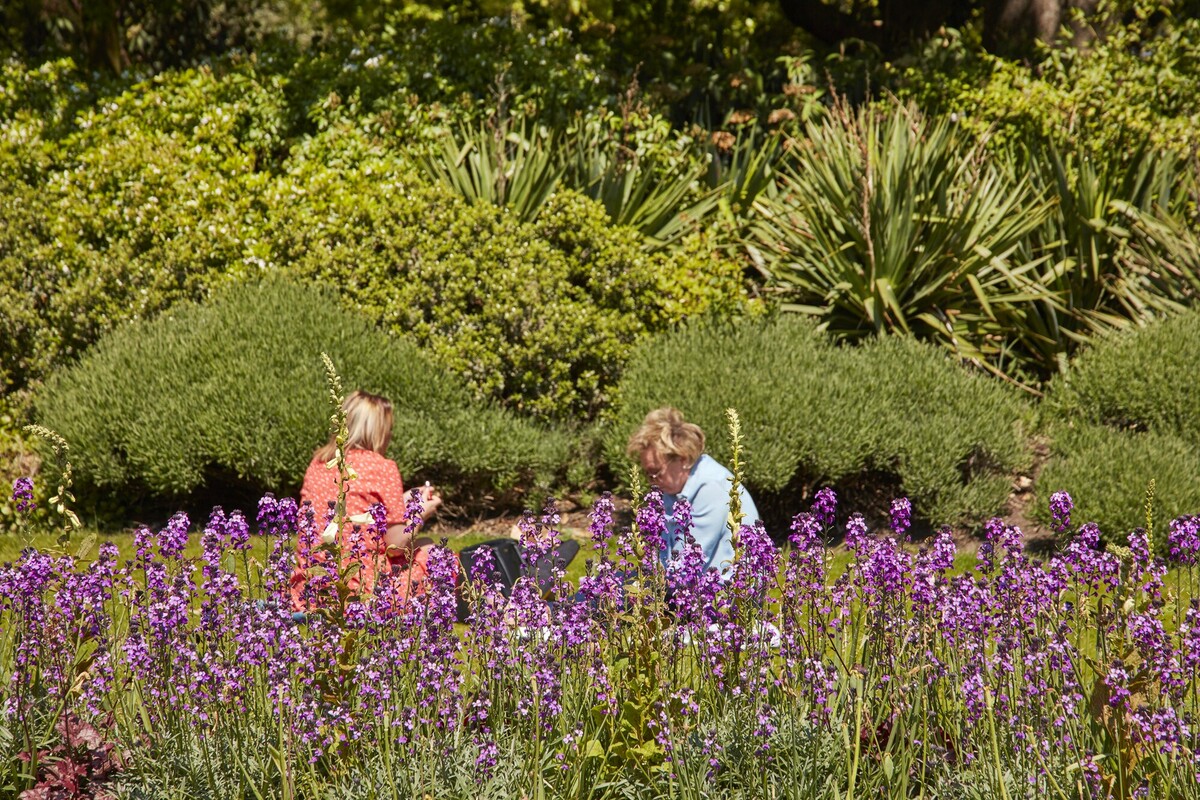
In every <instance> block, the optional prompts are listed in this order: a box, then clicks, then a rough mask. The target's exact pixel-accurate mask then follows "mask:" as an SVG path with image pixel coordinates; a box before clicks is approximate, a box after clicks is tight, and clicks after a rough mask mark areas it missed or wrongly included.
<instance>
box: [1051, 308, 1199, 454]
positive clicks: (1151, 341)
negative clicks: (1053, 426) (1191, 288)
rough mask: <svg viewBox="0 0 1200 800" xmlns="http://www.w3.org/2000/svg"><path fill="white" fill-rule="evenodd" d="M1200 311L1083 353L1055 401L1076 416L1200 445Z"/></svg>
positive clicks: (1056, 389) (1112, 338) (1055, 393)
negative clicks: (1199, 393)
mask: <svg viewBox="0 0 1200 800" xmlns="http://www.w3.org/2000/svg"><path fill="white" fill-rule="evenodd" d="M1197 375H1200V310H1191V311H1187V312H1185V313H1182V314H1178V315H1176V316H1174V317H1171V318H1169V319H1166V320H1162V321H1159V322H1155V323H1153V324H1151V325H1148V326H1146V327H1144V328H1138V329H1134V330H1131V331H1128V332H1126V333H1121V334H1114V335H1111V336H1108V337H1105V338H1104V339H1102V340H1100V341H1098V342H1097V343H1096V344H1095V346H1093V347H1091V348H1090V349H1088V350H1086V351H1085V352H1083V353H1082V354H1081V355H1080V356H1079V358H1078V359H1076V361H1075V363H1074V364H1073V365H1072V367H1071V369H1070V371H1069V372H1068V373H1067V374H1066V375H1064V376H1063V377H1062V378H1061V379H1059V380H1058V381H1057V382H1056V383H1055V384H1054V386H1053V390H1052V392H1051V394H1050V400H1051V401H1052V402H1055V403H1057V404H1060V405H1061V406H1062V410H1063V413H1064V414H1065V415H1067V416H1068V417H1069V418H1071V419H1079V420H1083V421H1086V422H1090V423H1094V424H1099V425H1106V426H1108V427H1110V428H1117V429H1121V430H1132V431H1155V432H1158V433H1161V434H1164V435H1170V436H1177V437H1178V438H1179V439H1180V440H1182V441H1184V442H1187V443H1189V444H1191V445H1192V446H1193V447H1197V446H1200V403H1197V402H1196V376H1197Z"/></svg>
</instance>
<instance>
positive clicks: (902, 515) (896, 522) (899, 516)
mask: <svg viewBox="0 0 1200 800" xmlns="http://www.w3.org/2000/svg"><path fill="white" fill-rule="evenodd" d="M891 517H892V530H893V531H895V532H896V535H897V536H903V535H904V532H905V531H907V530H908V526H909V525H910V524H912V503H910V502H909V500H908V498H907V497H900V498H897V499H895V500H893V501H892V507H891Z"/></svg>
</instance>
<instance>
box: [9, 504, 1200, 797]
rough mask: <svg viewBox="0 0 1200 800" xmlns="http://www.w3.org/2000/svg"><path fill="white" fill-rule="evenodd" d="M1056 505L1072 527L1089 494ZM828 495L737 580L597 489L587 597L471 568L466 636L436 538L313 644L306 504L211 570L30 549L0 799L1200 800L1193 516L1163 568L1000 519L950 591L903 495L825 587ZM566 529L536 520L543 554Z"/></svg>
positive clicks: (212, 538)
mask: <svg viewBox="0 0 1200 800" xmlns="http://www.w3.org/2000/svg"><path fill="white" fill-rule="evenodd" d="M19 488H20V489H21V491H22V492H25V491H26V489H27V487H25V486H24V485H22V486H21V487H19ZM1053 502H1054V507H1053V513H1054V518H1055V520H1056V524H1057V525H1059V526H1060V527H1061V528H1062V529H1063V530H1064V531H1069V526H1070V519H1069V517H1070V511H1071V503H1070V499H1069V498H1068V497H1066V496H1065V495H1056V497H1055V499H1054V501H1053ZM833 504H834V498H832V496H831V493H827V492H826V493H822V494H821V496H820V498H819V500H818V502H817V503H816V504H814V506H813V508H812V510H811V511H809V512H805V513H802V514H800V515H798V516H797V517H796V518H795V521H794V524H793V528H792V534H791V537H790V546H788V547H786V548H784V549H783V550H779V549H777V548H776V547H775V546H774V545H772V544H771V542H770V539H769V538H768V537H767V536H766V535H765V533H764V532H763V531H762V530H761V529H760V528H751V527H745V526H744V527H742V528H741V529H740V530H739V532H738V537H737V540H738V541H737V552H738V557H737V560H736V561H735V563H734V565H733V568H732V572H731V573H730V575H729V577H728V580H726V581H725V582H724V583H721V582H720V581H719V580H718V578H717V576H716V573H711V572H710V573H707V574H706V573H703V572H702V571H701V564H702V563H703V562H702V559H699V558H698V552H697V551H693V552H690V553H687V554H685V555H684V556H683V557H682V558H679V559H677V560H675V561H673V562H672V563H671V564H670V565H669V567H667V568H663V567H662V566H661V565H660V564H659V562H658V559H657V556H656V554H657V551H658V545H659V537H660V536H661V532H662V530H663V529H664V525H665V523H666V520H665V519H664V517H663V514H662V505H661V500H660V498H659V497H658V496H657V495H656V494H654V493H651V494H649V495H647V496H646V498H645V500H644V502H643V503H642V504H641V506H640V508H639V509H638V510H637V513H636V516H635V520H634V524H633V525H632V526H631V527H629V528H625V529H620V530H618V529H617V526H616V525H615V523H614V520H613V504H612V501H611V498H608V497H603V498H601V499H600V500H599V501H598V502H597V503H596V505H595V507H594V508H593V511H592V515H591V521H592V524H591V537H592V542H593V548H594V550H593V554H592V559H593V560H592V564H591V565H590V566H589V568H588V571H587V573H586V575H585V576H584V577H583V578H582V579H580V581H579V583H578V586H574V585H571V584H569V583H568V582H566V581H565V580H563V579H562V574H561V572H560V573H559V575H558V576H557V577H556V578H554V579H552V580H551V582H550V583H549V584H547V585H537V584H536V583H535V582H534V579H532V578H523V579H521V580H520V581H518V583H517V584H516V585H515V586H514V587H513V590H512V593H511V597H510V598H505V597H504V596H503V595H502V594H501V592H500V586H499V584H498V583H497V582H496V581H495V580H494V579H493V578H492V577H491V573H490V570H489V566H488V563H487V559H486V558H482V559H479V560H478V561H477V563H476V565H475V568H474V569H475V576H474V580H473V581H472V583H471V584H470V586H469V588H468V590H467V591H466V592H465V594H466V595H467V598H468V605H469V608H470V617H469V619H468V621H467V622H466V624H465V625H459V624H456V622H455V604H456V597H455V592H454V587H453V583H454V577H453V576H454V572H455V563H456V562H455V559H454V556H453V554H452V553H451V552H450V551H449V550H447V549H445V548H444V547H443V548H438V549H437V550H436V552H435V555H434V556H433V557H432V558H431V560H430V572H431V575H432V580H431V585H430V589H429V591H428V593H427V594H425V595H424V596H422V597H420V598H418V599H415V600H412V601H410V602H409V603H407V604H406V605H402V606H401V605H396V604H394V603H392V602H390V601H389V600H388V597H389V596H390V595H389V593H388V587H387V581H386V580H383V581H380V583H379V585H378V586H377V587H376V597H375V598H374V599H373V600H372V601H369V602H362V601H361V600H360V598H356V597H354V596H353V595H348V594H346V593H345V592H339V591H338V587H339V586H340V585H343V584H344V580H345V577H346V575H345V574H344V573H343V574H341V575H338V574H330V575H329V576H327V580H326V583H327V586H328V588H329V589H330V591H331V595H330V597H331V599H329V600H328V601H327V602H326V603H325V605H324V606H323V607H322V609H321V610H319V611H316V612H313V613H310V614H308V615H307V618H306V619H305V620H304V621H302V622H298V621H297V620H296V618H294V616H293V613H292V608H291V604H290V602H289V601H288V600H287V591H288V577H289V574H290V572H291V570H292V565H293V558H294V556H293V554H294V550H295V548H296V545H297V541H300V542H302V543H303V545H304V546H308V547H320V546H321V544H320V532H321V530H322V529H323V528H324V525H323V521H315V520H314V519H313V518H312V515H311V513H307V510H306V509H298V508H297V507H296V505H295V504H294V503H293V502H292V501H289V500H282V501H276V500H275V499H274V498H271V497H267V498H264V500H263V502H262V503H261V504H260V506H259V514H258V520H257V522H258V525H257V529H258V532H259V533H261V534H264V535H266V536H268V537H270V541H271V542H272V546H271V549H270V556H269V557H268V558H267V559H266V561H265V563H262V564H258V563H255V562H253V561H252V560H251V559H250V557H249V556H248V555H247V554H248V552H250V550H251V547H252V539H253V536H252V531H251V525H250V523H249V522H248V520H246V519H245V518H244V517H243V516H242V515H241V514H240V513H238V512H233V513H230V514H226V513H224V512H222V511H221V510H219V509H217V510H214V512H213V514H212V516H211V518H210V519H209V520H208V522H207V523H206V524H205V525H204V528H203V531H202V532H201V533H200V540H201V545H202V555H201V556H200V557H199V558H198V559H188V558H185V557H184V556H183V553H184V546H185V545H186V543H187V541H188V536H189V528H190V523H189V521H188V520H187V519H186V517H183V516H182V515H180V516H177V517H175V518H174V519H173V520H172V521H171V522H170V523H169V524H168V525H167V526H165V527H164V528H163V529H162V530H161V531H159V532H158V533H157V534H154V533H152V532H151V531H149V530H145V529H143V530H141V531H139V532H138V533H137V535H136V537H135V544H136V552H135V554H134V555H133V558H131V559H129V560H127V561H125V562H124V563H119V561H118V557H117V553H116V550H115V548H114V547H112V546H110V545H105V546H102V547H101V548H100V551H99V554H98V556H97V557H96V558H95V559H94V560H91V561H87V560H84V559H79V558H76V557H73V556H71V555H66V554H54V553H43V552H37V551H33V550H26V551H25V552H24V553H22V555H21V557H20V558H19V559H18V560H17V561H15V562H13V563H11V564H7V565H4V566H3V568H0V630H2V633H0V685H2V686H3V687H4V688H3V702H4V706H3V708H4V712H3V716H2V718H0V745H2V748H3V756H4V761H3V764H4V768H5V769H6V770H7V774H6V775H5V776H4V781H5V783H6V784H7V785H8V786H10V787H15V788H17V789H31V790H32V793H31V794H28V795H27V796H28V797H51V796H79V795H84V796H100V795H101V794H102V793H104V792H107V793H110V794H112V795H117V796H124V795H128V796H166V795H170V794H180V795H187V796H209V797H318V796H338V797H381V796H382V797H393V796H422V795H423V794H428V795H430V796H436V797H482V796H492V795H495V796H521V795H525V796H528V797H593V796H594V797H599V796H611V795H620V796H636V797H649V796H656V797H657V796H662V795H668V796H679V797H701V796H712V795H724V796H745V797H765V796H794V797H824V796H830V797H834V796H836V797H860V796H871V797H880V796H886V797H908V796H913V797H915V796H920V795H922V794H923V795H924V796H938V797H947V796H949V797H1018V796H1020V797H1027V796H1032V795H1033V794H1034V793H1036V794H1044V795H1046V796H1049V797H1071V798H1073V797H1089V798H1099V797H1114V798H1116V797H1120V798H1125V797H1130V796H1134V795H1135V794H1136V793H1143V794H1142V795H1141V796H1149V797H1200V789H1198V788H1197V787H1198V778H1200V776H1198V775H1197V772H1198V770H1200V762H1198V761H1197V746H1198V744H1200V739H1198V736H1197V733H1196V724H1197V710H1198V704H1200V694H1198V691H1197V670H1198V668H1200V610H1198V607H1197V603H1196V601H1195V600H1194V599H1191V598H1195V597H1196V596H1197V595H1196V588H1197V586H1196V583H1197V571H1196V568H1195V560H1196V556H1197V549H1198V547H1197V536H1198V526H1200V518H1195V517H1184V518H1180V519H1178V520H1176V521H1174V522H1173V523H1171V525H1170V526H1169V530H1168V531H1166V532H1165V536H1164V537H1163V538H1164V542H1165V547H1164V552H1166V553H1169V555H1170V558H1172V559H1173V560H1175V561H1176V562H1179V564H1180V566H1179V568H1178V569H1174V570H1172V571H1168V569H1167V566H1166V563H1165V562H1164V561H1162V560H1159V559H1156V558H1154V557H1153V556H1152V555H1151V548H1150V541H1151V539H1150V535H1149V534H1147V533H1146V532H1143V531H1138V532H1135V533H1134V534H1132V535H1131V536H1130V537H1129V540H1128V546H1127V547H1117V546H1110V547H1109V548H1108V550H1107V551H1102V550H1101V549H1099V547H1098V541H1099V538H1098V534H1099V532H1098V531H1097V530H1096V528H1095V526H1092V525H1084V526H1083V527H1082V528H1080V529H1079V530H1078V531H1077V532H1076V533H1075V534H1074V535H1073V536H1071V537H1070V538H1069V539H1068V540H1066V541H1067V543H1066V544H1065V546H1064V548H1063V549H1062V551H1061V552H1059V553H1057V554H1056V555H1054V556H1053V557H1052V558H1050V559H1049V560H1048V561H1045V562H1040V561H1035V560H1032V559H1030V558H1029V557H1027V555H1026V554H1025V553H1024V552H1023V551H1022V546H1021V533H1020V531H1019V530H1017V529H1016V528H1013V527H1010V526H1007V525H1005V524H1004V523H1003V522H1002V521H1000V520H994V521H993V522H992V523H990V524H989V525H988V527H987V538H986V540H985V542H984V543H983V545H982V547H981V550H980V554H979V562H978V566H977V568H976V570H975V571H974V572H973V573H971V574H959V575H952V574H951V572H952V570H951V567H952V565H953V562H954V555H955V547H954V544H953V542H952V541H951V539H950V537H949V535H948V533H943V534H942V535H939V536H938V537H936V538H935V539H934V540H933V541H932V542H931V543H929V546H927V547H924V548H921V549H920V550H916V549H915V548H913V547H912V546H906V545H905V544H903V543H902V542H901V541H900V540H901V539H902V538H903V535H904V532H905V528H906V527H907V519H908V509H907V508H906V506H905V504H904V503H903V502H898V503H895V504H894V505H893V518H892V529H891V530H886V531H881V532H877V533H875V534H872V533H870V532H869V531H868V530H867V529H866V524H865V523H864V522H863V520H862V518H861V517H860V516H857V515H854V516H851V518H850V521H849V523H848V525H847V528H846V530H845V537H846V544H847V547H848V548H849V550H850V551H851V552H852V553H853V561H852V562H851V564H850V566H849V567H848V568H847V569H846V570H845V571H844V572H841V573H840V574H836V575H835V574H832V571H831V570H830V569H829V565H830V559H831V555H830V550H829V549H828V548H827V547H826V545H825V543H824V540H825V538H826V537H827V536H828V535H829V534H831V533H832V532H833V531H832V529H831V527H830V526H831V525H832V520H833V510H834V505H833ZM676 513H677V514H686V513H687V511H686V509H682V508H678V507H677V511H676ZM557 524H558V522H557V515H556V514H555V512H554V510H553V509H552V508H548V509H547V510H546V511H545V512H544V513H543V515H542V516H540V517H537V518H535V517H532V516H528V517H527V518H526V519H525V521H524V522H523V524H522V528H523V533H524V539H525V542H524V543H525V545H526V547H527V548H529V549H530V550H531V551H532V552H533V555H534V556H536V555H537V553H538V552H540V551H542V550H545V549H546V548H549V547H551V546H552V545H553V543H554V542H555V540H556V538H557V536H558V533H557V531H556V527H557ZM362 533H363V535H364V536H367V537H369V536H371V535H375V531H374V530H373V529H372V528H370V527H368V528H367V529H366V530H364V531H363V532H362ZM247 576H252V577H250V578H248V577H247ZM310 583H312V581H311V580H310ZM316 591H319V586H318V588H317V590H316ZM668 595H669V597H670V600H668V599H667V597H668ZM546 597H549V598H550V602H547V601H546V600H545V599H544V598H546ZM35 784H36V787H35ZM64 787H66V788H64ZM56 790H61V791H63V792H68V793H67V794H53V792H54V791H56ZM70 791H75V792H76V794H69V792H70ZM39 792H41V793H39Z"/></svg>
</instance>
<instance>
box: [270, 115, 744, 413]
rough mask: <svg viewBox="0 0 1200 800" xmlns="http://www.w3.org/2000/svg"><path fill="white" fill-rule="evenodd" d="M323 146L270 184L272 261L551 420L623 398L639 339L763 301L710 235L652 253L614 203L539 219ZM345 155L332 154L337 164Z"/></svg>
mask: <svg viewBox="0 0 1200 800" xmlns="http://www.w3.org/2000/svg"><path fill="white" fill-rule="evenodd" d="M356 141H360V140H359V139H356V137H355V136H354V135H353V134H352V133H350V132H341V133H339V135H338V136H337V137H336V138H335V137H333V136H330V137H321V138H319V139H314V140H312V141H311V142H310V147H311V148H312V151H313V152H311V153H306V154H304V155H303V156H301V155H300V154H297V155H296V156H295V157H294V158H293V161H292V165H291V167H292V168H291V169H290V170H289V172H288V174H287V175H286V176H283V177H281V179H280V180H279V181H277V182H276V183H275V184H274V185H273V186H272V189H271V192H270V194H268V195H267V197H266V201H267V203H268V205H269V206H270V207H271V209H272V215H271V223H270V227H269V229H268V230H267V231H265V232H264V233H265V237H264V238H265V239H266V240H268V241H270V242H271V243H272V248H273V250H272V253H271V256H270V257H271V259H272V262H273V263H274V264H275V265H277V266H278V267H280V268H283V269H287V270H289V271H291V272H293V273H294V274H298V275H300V276H302V277H303V278H304V279H306V280H310V281H314V282H318V283H324V284H331V285H336V286H338V287H340V290H341V291H342V293H343V296H344V298H345V300H346V301H347V302H348V303H352V304H354V305H355V306H356V307H358V308H360V309H361V310H362V311H363V313H364V314H366V315H367V316H369V317H371V318H372V319H374V320H377V321H378V322H379V323H380V324H382V325H383V326H384V327H386V328H388V329H390V330H392V331H395V332H402V333H405V334H407V335H411V336H412V337H413V338H414V339H415V340H416V341H417V342H418V343H419V344H421V345H422V346H424V347H426V348H428V349H429V350H430V351H431V352H432V353H433V354H434V356H435V358H436V359H437V360H438V361H440V362H441V363H443V364H445V365H446V366H447V367H449V368H450V369H452V370H453V371H454V372H456V373H457V374H459V375H462V376H463V377H464V378H465V379H466V380H467V382H468V383H469V384H470V385H471V386H472V387H473V388H474V389H475V390H476V391H477V392H478V393H479V394H480V395H481V396H486V397H491V398H495V399H498V400H500V401H502V402H504V403H505V404H506V405H507V406H509V407H511V408H515V409H519V410H521V411H523V412H526V413H531V414H535V415H539V416H544V417H556V418H567V419H575V420H578V419H588V418H592V417H594V416H595V415H596V414H597V413H599V412H600V411H601V410H602V409H603V408H605V407H606V406H607V405H608V404H609V402H610V399H611V392H612V389H613V387H614V386H615V385H616V382H617V379H618V377H619V375H620V370H621V369H622V367H623V365H624V362H625V359H626V358H627V355H628V352H629V350H630V348H631V347H632V346H633V345H634V344H635V343H636V342H637V341H638V340H639V339H641V338H642V337H643V336H644V335H646V334H647V333H652V332H655V331H658V330H662V329H664V328H666V327H667V326H669V325H670V324H672V323H674V322H676V321H678V320H679V319H681V318H683V317H685V316H688V315H690V314H697V313H702V312H705V311H709V310H713V309H719V310H720V311H722V312H723V313H727V314H730V313H737V312H738V311H740V310H742V309H744V308H745V307H747V302H746V299H745V293H744V290H743V287H742V276H741V269H740V267H739V266H738V265H737V264H735V263H733V262H732V261H729V260H727V259H724V258H722V257H720V256H718V255H716V254H715V253H714V252H713V251H712V250H711V249H705V248H702V247H699V246H695V247H692V248H690V249H689V248H687V247H684V248H681V249H680V250H678V251H676V252H674V253H672V254H667V253H654V254H650V253H647V252H645V250H644V249H643V248H642V244H643V240H642V237H641V236H640V235H639V234H638V233H637V232H636V231H635V230H634V229H632V228H628V227H622V226H612V225H610V223H609V222H608V218H607V216H606V215H605V212H604V209H603V207H602V206H600V205H599V204H598V203H596V202H594V201H592V200H589V199H587V198H585V197H583V196H581V195H579V194H577V193H574V192H568V191H563V192H559V193H558V194H556V195H554V196H553V197H551V198H550V200H549V201H548V203H547V205H546V207H545V208H544V209H543V210H542V212H541V213H540V214H539V215H538V218H537V220H536V221H534V222H531V223H524V222H521V221H520V220H519V219H517V218H516V216H515V215H513V214H511V213H509V212H508V211H506V210H504V209H501V208H497V207H495V206H491V205H488V204H478V205H470V204H468V203H466V202H465V201H464V200H462V199H461V198H459V197H457V196H455V195H453V194H451V193H450V192H448V191H446V190H444V189H441V188H436V187H430V186H426V185H423V184H421V183H420V182H418V181H416V180H414V179H413V177H412V174H411V170H410V169H409V167H408V166H407V164H406V162H404V161H403V160H400V159H396V158H390V157H388V156H387V155H375V156H372V155H371V154H370V153H367V154H366V155H358V154H356V155H355V156H354V158H355V159H356V165H357V169H354V170H344V169H342V168H341V167H339V166H337V163H336V162H337V158H336V157H335V158H333V159H331V158H330V156H331V154H334V153H337V152H345V150H346V149H347V148H353V147H356V145H355V142H356ZM331 160H332V161H333V162H334V163H333V164H330V161H331Z"/></svg>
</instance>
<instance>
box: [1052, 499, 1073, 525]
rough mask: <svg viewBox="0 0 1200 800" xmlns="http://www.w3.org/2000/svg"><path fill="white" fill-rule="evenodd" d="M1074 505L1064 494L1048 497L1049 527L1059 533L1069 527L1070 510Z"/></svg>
mask: <svg viewBox="0 0 1200 800" xmlns="http://www.w3.org/2000/svg"><path fill="white" fill-rule="evenodd" d="M1074 507H1075V503H1074V502H1072V500H1071V495H1069V494H1067V493H1066V492H1055V493H1054V494H1052V495H1050V518H1051V523H1050V524H1051V526H1052V527H1053V528H1054V530H1056V531H1057V532H1059V533H1064V532H1065V531H1066V530H1067V528H1069V527H1071V509H1072V508H1074Z"/></svg>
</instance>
